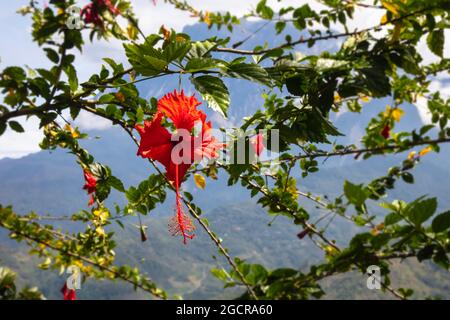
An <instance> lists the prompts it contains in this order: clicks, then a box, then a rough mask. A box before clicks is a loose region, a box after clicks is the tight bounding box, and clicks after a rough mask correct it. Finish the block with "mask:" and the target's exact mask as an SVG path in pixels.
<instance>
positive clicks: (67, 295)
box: [61, 282, 77, 300]
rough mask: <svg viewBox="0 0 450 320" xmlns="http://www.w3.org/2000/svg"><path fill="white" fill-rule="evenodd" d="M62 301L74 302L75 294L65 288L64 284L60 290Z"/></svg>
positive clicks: (73, 291)
mask: <svg viewBox="0 0 450 320" xmlns="http://www.w3.org/2000/svg"><path fill="white" fill-rule="evenodd" d="M61 293H62V294H63V297H64V300H76V299H77V293H76V291H75V290H74V289H69V288H67V283H65V282H64V286H63V287H62V288H61Z"/></svg>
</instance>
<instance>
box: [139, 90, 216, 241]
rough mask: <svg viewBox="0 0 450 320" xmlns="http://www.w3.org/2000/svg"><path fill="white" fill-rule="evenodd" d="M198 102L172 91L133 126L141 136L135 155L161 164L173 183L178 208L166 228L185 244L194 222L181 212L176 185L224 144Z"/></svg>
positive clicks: (189, 236)
mask: <svg viewBox="0 0 450 320" xmlns="http://www.w3.org/2000/svg"><path fill="white" fill-rule="evenodd" d="M199 104H200V102H199V101H198V100H197V99H196V98H195V97H194V96H186V95H185V94H184V92H183V91H181V93H178V92H177V91H176V90H175V91H174V93H173V94H172V93H169V94H167V95H165V96H164V97H163V98H161V99H160V100H159V101H158V107H157V109H158V110H157V113H156V115H155V117H154V118H153V120H152V121H144V126H141V125H136V130H137V131H138V132H139V135H140V136H141V141H140V144H139V149H138V151H137V154H138V155H140V156H141V157H143V158H150V159H152V160H155V161H158V162H159V163H161V164H162V165H163V166H164V167H165V169H166V177H167V178H168V179H169V180H170V181H172V182H173V183H174V185H175V189H176V208H177V210H176V215H175V216H174V217H173V218H172V219H171V223H170V225H169V230H170V232H171V233H172V234H173V235H179V234H180V235H182V236H183V242H184V243H186V240H187V239H188V238H189V239H192V238H193V237H194V235H193V234H192V231H193V230H194V225H193V224H192V222H191V220H190V219H189V216H188V215H186V214H185V213H184V212H183V208H182V204H181V200H180V195H179V187H180V185H181V183H182V181H183V179H184V177H185V175H186V172H187V171H188V170H189V168H190V167H191V165H192V164H193V163H194V162H195V161H200V160H202V159H203V158H204V157H206V158H208V159H212V158H215V157H217V156H218V154H217V150H219V149H221V148H223V144H221V143H219V142H218V141H217V140H216V138H215V137H214V136H212V134H211V130H212V128H211V122H206V115H205V114H204V113H203V112H202V111H200V110H197V106H198V105H199ZM163 119H169V120H171V122H172V123H173V125H174V127H175V128H176V131H175V132H174V134H172V133H170V132H169V131H168V130H167V129H166V128H165V127H163V126H162V125H161V122H162V120H163ZM197 123H200V124H201V126H202V130H201V133H200V134H199V135H193V134H192V131H193V129H194V127H195V125H196V124H197Z"/></svg>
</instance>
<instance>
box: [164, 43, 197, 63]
mask: <svg viewBox="0 0 450 320" xmlns="http://www.w3.org/2000/svg"><path fill="white" fill-rule="evenodd" d="M190 49H191V44H190V43H189V42H188V41H175V42H171V43H170V44H168V45H167V46H166V47H165V48H164V51H163V53H162V54H163V57H164V58H165V60H166V61H167V62H171V61H174V60H179V61H181V60H182V59H183V58H184V56H185V55H186V54H187V53H188V51H189V50H190Z"/></svg>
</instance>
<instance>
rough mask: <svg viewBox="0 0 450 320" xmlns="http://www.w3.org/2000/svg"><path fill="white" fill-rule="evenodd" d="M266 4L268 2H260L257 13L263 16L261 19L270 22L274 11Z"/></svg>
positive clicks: (262, 0)
mask: <svg viewBox="0 0 450 320" xmlns="http://www.w3.org/2000/svg"><path fill="white" fill-rule="evenodd" d="M266 2H267V1H266V0H261V1H259V2H258V5H257V6H256V12H257V13H258V14H259V15H260V16H261V18H263V19H268V20H270V19H272V17H273V10H272V8H270V7H269V6H267V4H266Z"/></svg>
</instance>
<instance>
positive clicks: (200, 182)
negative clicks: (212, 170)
mask: <svg viewBox="0 0 450 320" xmlns="http://www.w3.org/2000/svg"><path fill="white" fill-rule="evenodd" d="M194 182H195V185H196V186H197V188H199V189H202V190H204V189H205V186H206V180H205V177H203V176H202V175H201V174H198V173H196V174H194Z"/></svg>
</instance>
